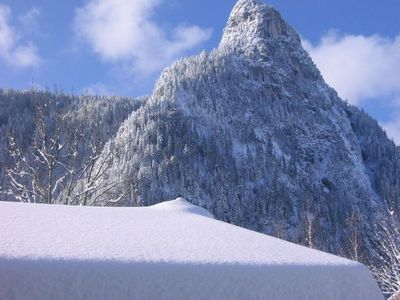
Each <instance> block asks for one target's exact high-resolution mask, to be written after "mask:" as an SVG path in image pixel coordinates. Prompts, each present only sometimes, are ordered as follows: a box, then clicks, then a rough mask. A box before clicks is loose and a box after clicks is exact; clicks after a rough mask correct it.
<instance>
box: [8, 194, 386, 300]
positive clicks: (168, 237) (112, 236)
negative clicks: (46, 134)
mask: <svg viewBox="0 0 400 300" xmlns="http://www.w3.org/2000/svg"><path fill="white" fill-rule="evenodd" d="M0 224H1V227H0V299H40V300H45V299H382V296H381V294H380V291H379V288H378V286H377V284H376V283H375V281H374V279H373V278H372V276H371V275H370V273H369V271H368V270H367V268H366V267H365V266H363V265H361V264H357V263H354V262H351V261H349V260H345V259H342V258H339V257H336V256H333V255H330V254H326V253H323V252H319V251H315V250H311V249H308V248H305V247H301V246H297V245H294V244H291V243H288V242H285V241H282V240H278V239H275V238H272V237H269V236H266V235H263V234H260V233H256V232H252V231H249V230H246V229H242V228H239V227H236V226H233V225H229V224H226V223H223V222H219V221H216V220H214V219H213V218H212V215H211V214H210V213H208V212H207V211H206V210H204V209H202V208H199V207H196V206H193V205H191V204H190V203H188V202H187V201H186V200H184V199H182V198H180V199H177V200H175V201H171V202H167V203H162V204H159V205H156V206H153V207H148V208H88V207H66V206H48V205H30V204H20V203H5V202H2V203H1V202H0Z"/></svg>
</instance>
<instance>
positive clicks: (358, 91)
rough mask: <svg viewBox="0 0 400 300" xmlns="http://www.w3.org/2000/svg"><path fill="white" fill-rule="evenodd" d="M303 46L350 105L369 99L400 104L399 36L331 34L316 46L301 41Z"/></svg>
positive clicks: (327, 80) (327, 79) (329, 82)
mask: <svg viewBox="0 0 400 300" xmlns="http://www.w3.org/2000/svg"><path fill="white" fill-rule="evenodd" d="M304 46H305V48H306V49H307V50H308V52H309V53H310V55H311V57H312V58H313V60H314V62H315V63H316V65H317V66H318V68H319V69H320V70H321V72H322V74H323V76H324V78H325V80H326V82H327V83H328V84H329V85H331V86H332V87H333V88H335V89H336V90H337V92H338V93H339V95H340V96H341V97H342V98H343V99H346V100H348V101H349V102H350V103H353V104H360V103H361V102H362V101H363V100H365V101H366V100H368V99H372V98H381V99H386V100H387V99H391V100H394V101H397V100H399V101H400V79H399V78H400V73H399V70H400V36H397V37H396V38H394V39H390V38H383V37H380V36H379V35H373V36H368V37H367V36H362V35H343V36H340V35H338V34H337V33H335V32H334V31H331V32H329V33H328V34H327V35H326V36H324V37H323V38H322V39H321V41H320V42H319V43H318V44H317V45H312V44H311V43H309V42H307V41H305V42H304ZM399 104H400V103H399Z"/></svg>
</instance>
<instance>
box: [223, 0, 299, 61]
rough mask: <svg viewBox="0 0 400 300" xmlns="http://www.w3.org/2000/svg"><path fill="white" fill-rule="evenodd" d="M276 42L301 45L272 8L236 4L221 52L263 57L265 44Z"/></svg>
mask: <svg viewBox="0 0 400 300" xmlns="http://www.w3.org/2000/svg"><path fill="white" fill-rule="evenodd" d="M276 38H278V39H285V40H287V39H289V40H291V41H293V42H296V43H298V44H300V38H299V36H298V34H297V33H296V32H295V31H294V30H293V29H292V28H291V27H290V26H289V25H288V24H287V23H286V22H285V21H284V20H283V19H282V17H281V15H280V13H279V12H278V11H277V10H276V9H275V8H273V7H272V6H269V5H266V4H264V3H261V2H260V1H258V0H239V1H238V2H237V3H236V5H235V7H234V8H233V10H232V13H231V15H230V17H229V20H228V24H227V26H226V28H225V30H224V35H223V37H222V41H221V44H220V48H221V49H225V50H231V51H232V50H234V51H238V52H244V53H246V54H249V53H254V52H255V51H256V52H258V53H260V54H265V53H267V52H268V51H267V49H263V48H265V47H267V41H268V40H271V39H276Z"/></svg>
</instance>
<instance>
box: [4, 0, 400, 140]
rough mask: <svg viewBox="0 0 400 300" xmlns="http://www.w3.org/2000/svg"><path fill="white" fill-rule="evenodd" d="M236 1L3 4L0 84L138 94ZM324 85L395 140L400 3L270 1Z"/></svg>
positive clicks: (214, 35)
mask: <svg viewBox="0 0 400 300" xmlns="http://www.w3.org/2000/svg"><path fill="white" fill-rule="evenodd" d="M235 2H236V1H235V0H220V1H215V0H202V1H198V0H197V1H195V0H85V1H76V0H70V1H54V0H35V1H34V0H7V1H4V0H3V1H2V0H0V87H1V88H18V89H28V88H30V87H31V86H32V85H34V86H37V87H39V88H50V89H53V88H59V89H63V90H64V91H66V92H73V93H86V92H92V93H100V94H102V93H106V94H117V95H125V96H138V95H142V94H148V93H150V92H151V90H152V88H153V85H154V82H155V81H156V79H157V78H158V76H159V74H160V72H161V70H162V69H163V68H164V67H165V66H167V65H168V64H170V63H171V62H172V61H173V60H175V59H177V58H179V57H181V56H185V55H191V54H196V53H198V52H199V51H201V50H202V49H206V50H211V49H212V48H214V47H216V46H217V45H218V42H219V40H220V38H221V34H222V30H223V28H224V26H225V23H226V20H227V18H228V16H229V13H230V11H231V9H232V7H233V6H234V4H235ZM268 3H269V4H272V5H274V6H275V7H276V8H278V9H279V10H280V12H281V13H282V15H283V16H284V18H285V19H286V20H287V21H288V22H289V23H290V24H291V25H292V26H293V27H294V28H295V29H296V30H297V31H298V32H299V33H300V35H301V36H302V38H303V41H304V45H305V47H306V48H307V50H308V51H309V53H310V54H311V56H312V57H313V59H314V61H315V62H316V64H317V65H318V66H319V67H320V69H321V71H322V73H323V75H324V77H325V79H326V80H327V82H328V83H329V84H330V85H331V86H333V87H334V88H336V89H337V90H338V92H339V94H340V95H341V96H342V97H343V98H345V99H347V100H348V101H349V102H350V103H353V104H356V105H358V106H360V107H363V108H364V109H365V110H367V111H368V112H369V113H370V114H371V115H372V116H374V117H376V118H377V119H378V120H379V121H380V123H381V124H382V125H383V126H384V127H385V129H386V130H387V131H388V133H389V135H390V136H391V137H393V138H394V139H396V141H397V142H399V143H400V71H398V70H400V20H399V13H400V1H398V0H385V1H372V0H363V1H360V0H336V1H321V0H301V1H298V0H271V1H269V2H268Z"/></svg>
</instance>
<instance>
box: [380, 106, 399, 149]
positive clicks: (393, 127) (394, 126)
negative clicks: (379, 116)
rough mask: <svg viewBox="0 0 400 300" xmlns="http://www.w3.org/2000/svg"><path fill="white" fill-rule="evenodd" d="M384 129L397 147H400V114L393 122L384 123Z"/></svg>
mask: <svg viewBox="0 0 400 300" xmlns="http://www.w3.org/2000/svg"><path fill="white" fill-rule="evenodd" d="M382 126H383V128H384V129H385V131H386V133H387V134H388V136H389V137H391V138H392V139H393V140H394V141H395V143H396V144H397V145H399V146H400V113H398V114H397V116H395V117H394V118H393V120H392V121H390V122H387V123H383V124H382Z"/></svg>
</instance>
